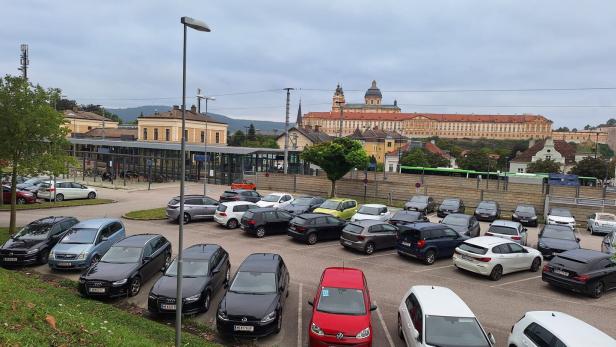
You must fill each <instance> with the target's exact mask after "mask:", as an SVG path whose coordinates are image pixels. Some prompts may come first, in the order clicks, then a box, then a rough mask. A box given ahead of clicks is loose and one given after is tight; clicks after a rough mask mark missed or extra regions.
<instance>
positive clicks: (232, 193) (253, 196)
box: [219, 189, 263, 202]
mask: <svg viewBox="0 0 616 347" xmlns="http://www.w3.org/2000/svg"><path fill="white" fill-rule="evenodd" d="M262 197H263V196H262V195H261V194H259V193H257V192H256V191H254V190H248V189H233V190H225V191H224V192H223V193H222V194H221V195H220V198H219V201H220V202H227V201H250V202H257V201H260V200H261V198H262Z"/></svg>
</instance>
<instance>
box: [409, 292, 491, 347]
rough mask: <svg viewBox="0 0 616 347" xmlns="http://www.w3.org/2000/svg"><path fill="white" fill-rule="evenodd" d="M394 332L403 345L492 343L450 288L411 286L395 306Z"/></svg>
mask: <svg viewBox="0 0 616 347" xmlns="http://www.w3.org/2000/svg"><path fill="white" fill-rule="evenodd" d="M398 335H399V336H400V338H401V339H402V340H404V341H405V342H406V346H409V347H410V346H413V347H424V346H425V347H427V346H475V347H492V346H494V345H495V344H496V342H495V341H494V336H492V334H491V333H486V332H485V330H484V329H483V327H482V326H481V324H480V323H479V321H478V320H477V318H476V317H475V314H474V313H473V311H471V309H470V308H469V307H468V306H467V305H466V303H465V302H464V301H463V300H462V299H460V297H459V296H458V295H456V293H454V292H453V291H452V290H451V289H449V288H445V287H437V286H413V287H411V289H409V291H408V292H406V294H405V295H404V297H403V298H402V302H401V303H400V306H399V307H398Z"/></svg>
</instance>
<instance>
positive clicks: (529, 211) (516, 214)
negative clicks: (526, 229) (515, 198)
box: [511, 204, 538, 227]
mask: <svg viewBox="0 0 616 347" xmlns="http://www.w3.org/2000/svg"><path fill="white" fill-rule="evenodd" d="M511 220H512V221H514V222H520V223H521V224H522V225H528V226H533V227H536V226H537V225H538V222H537V212H536V211H535V206H533V205H525V204H520V205H518V206H517V207H516V208H515V210H513V214H512V215H511Z"/></svg>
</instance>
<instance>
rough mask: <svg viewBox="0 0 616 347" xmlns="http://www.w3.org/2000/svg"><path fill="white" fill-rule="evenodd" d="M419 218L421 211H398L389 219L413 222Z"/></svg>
mask: <svg viewBox="0 0 616 347" xmlns="http://www.w3.org/2000/svg"><path fill="white" fill-rule="evenodd" d="M419 218H421V212H417V211H398V212H396V213H395V214H394V215H393V216H392V217H391V219H390V221H403V222H415V221H417V220H418V219H419Z"/></svg>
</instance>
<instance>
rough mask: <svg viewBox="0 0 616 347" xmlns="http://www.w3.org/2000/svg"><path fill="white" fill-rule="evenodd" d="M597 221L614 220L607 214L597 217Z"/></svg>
mask: <svg viewBox="0 0 616 347" xmlns="http://www.w3.org/2000/svg"><path fill="white" fill-rule="evenodd" d="M597 219H598V220H606V221H615V220H616V219H615V218H614V216H610V215H609V214H603V215H599V218H597Z"/></svg>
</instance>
